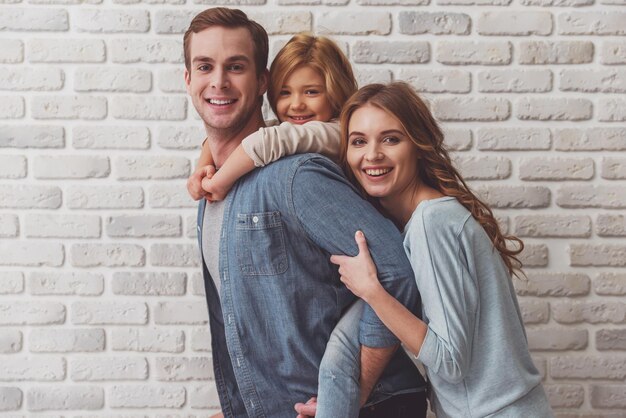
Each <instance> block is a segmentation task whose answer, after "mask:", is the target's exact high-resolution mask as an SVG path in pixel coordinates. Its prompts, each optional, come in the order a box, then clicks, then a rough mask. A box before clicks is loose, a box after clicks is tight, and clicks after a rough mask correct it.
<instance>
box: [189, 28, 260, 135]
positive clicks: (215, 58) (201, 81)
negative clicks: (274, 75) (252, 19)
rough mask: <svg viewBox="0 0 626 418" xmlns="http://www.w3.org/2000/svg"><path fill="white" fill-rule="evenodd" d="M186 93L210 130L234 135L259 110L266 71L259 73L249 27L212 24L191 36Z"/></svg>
mask: <svg viewBox="0 0 626 418" xmlns="http://www.w3.org/2000/svg"><path fill="white" fill-rule="evenodd" d="M189 55H190V58H191V60H190V61H191V65H190V68H189V70H185V84H186V86H187V93H189V95H190V96H191V100H192V102H193V105H194V107H195V108H196V111H197V112H198V114H199V115H200V118H202V120H203V121H204V124H205V127H206V128H207V130H212V131H214V132H217V133H223V134H224V135H232V134H236V133H238V132H240V131H241V130H243V129H244V128H245V127H246V126H247V125H248V124H249V123H250V122H251V121H252V120H253V119H254V118H255V117H256V116H257V114H258V110H259V108H260V102H259V96H262V95H263V93H265V90H266V89H267V73H266V71H264V69H263V71H262V72H261V74H260V75H259V76H257V69H256V67H255V63H254V50H253V42H252V37H251V35H250V32H249V31H248V30H247V29H246V28H225V27H222V26H213V27H210V28H208V29H205V30H203V31H201V32H198V33H194V34H192V36H191V40H190V44H189Z"/></svg>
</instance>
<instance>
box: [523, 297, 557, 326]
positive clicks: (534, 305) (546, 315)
mask: <svg viewBox="0 0 626 418" xmlns="http://www.w3.org/2000/svg"><path fill="white" fill-rule="evenodd" d="M519 307H520V311H521V313H522V320H523V321H524V323H525V324H545V323H547V322H548V320H549V319H550V304H549V303H548V302H546V301H542V300H521V301H520V303H519Z"/></svg>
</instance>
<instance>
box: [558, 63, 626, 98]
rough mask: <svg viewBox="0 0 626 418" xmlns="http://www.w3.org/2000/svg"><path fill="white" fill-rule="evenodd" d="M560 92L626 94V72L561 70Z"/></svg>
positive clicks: (612, 70) (617, 70) (614, 70)
mask: <svg viewBox="0 0 626 418" xmlns="http://www.w3.org/2000/svg"><path fill="white" fill-rule="evenodd" d="M560 79H561V83H560V86H559V88H560V90H561V91H580V92H585V93H596V92H601V93H626V70H619V69H611V70H596V71H593V70H592V71H590V70H563V71H561V77H560Z"/></svg>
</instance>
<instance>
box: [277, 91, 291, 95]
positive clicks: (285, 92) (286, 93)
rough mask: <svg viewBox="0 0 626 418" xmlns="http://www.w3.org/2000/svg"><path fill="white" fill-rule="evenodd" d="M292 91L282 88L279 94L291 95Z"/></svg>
mask: <svg viewBox="0 0 626 418" xmlns="http://www.w3.org/2000/svg"><path fill="white" fill-rule="evenodd" d="M290 94H291V93H289V91H287V90H281V91H280V92H279V93H278V95H279V96H289V95H290Z"/></svg>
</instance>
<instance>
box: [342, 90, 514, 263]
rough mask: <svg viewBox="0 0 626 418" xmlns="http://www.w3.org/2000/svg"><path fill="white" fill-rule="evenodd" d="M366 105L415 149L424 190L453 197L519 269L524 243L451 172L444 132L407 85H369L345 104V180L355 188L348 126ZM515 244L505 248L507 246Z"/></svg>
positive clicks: (452, 167) (343, 133)
mask: <svg viewBox="0 0 626 418" xmlns="http://www.w3.org/2000/svg"><path fill="white" fill-rule="evenodd" d="M365 105H369V106H374V107H377V108H379V109H381V110H383V111H385V112H387V113H389V114H390V115H392V116H393V117H395V118H396V119H397V120H398V121H399V122H400V124H401V125H402V128H403V129H404V131H405V132H406V134H407V135H408V136H409V138H410V139H411V141H412V142H413V143H414V144H415V146H416V147H417V149H418V151H419V152H418V155H419V157H418V161H416V164H417V167H418V176H419V178H420V181H422V182H423V183H424V184H426V185H427V186H430V187H432V188H433V189H435V190H438V191H439V192H441V193H442V194H444V195H446V196H453V197H455V198H456V199H457V200H458V201H459V202H460V203H461V204H462V205H463V206H464V207H465V208H466V209H467V210H468V211H470V213H471V214H472V216H473V217H474V219H476V220H477V221H478V222H479V223H480V225H481V226H482V227H483V229H484V230H485V232H486V233H487V235H488V236H489V239H490V240H491V242H492V243H493V245H494V247H495V248H496V249H497V250H498V252H499V253H500V256H501V257H502V260H503V261H504V264H505V265H506V267H507V269H508V270H509V273H510V274H516V275H517V273H518V271H519V270H520V269H521V265H522V264H521V262H520V260H519V259H518V258H517V255H518V254H519V253H521V252H522V250H523V249H524V243H523V242H522V241H521V240H520V239H519V238H517V237H514V236H512V235H509V236H506V235H504V234H503V233H502V231H500V227H499V226H498V222H497V221H496V219H495V217H494V216H493V212H492V211H491V209H490V208H489V206H487V205H486V204H485V203H483V202H482V201H481V200H480V199H479V198H478V197H477V196H476V195H475V194H474V193H473V192H472V191H471V190H470V189H469V187H468V186H467V184H466V183H465V181H464V180H463V178H462V177H461V175H460V174H459V172H458V171H457V170H456V168H454V165H453V164H452V160H451V159H450V155H449V154H448V151H447V150H446V149H445V147H444V144H443V132H441V129H440V128H439V125H438V124H437V121H436V120H435V118H434V117H433V115H432V114H431V113H430V110H429V109H428V107H427V106H426V104H425V103H424V102H423V101H422V99H421V98H420V97H419V96H418V95H417V93H415V91H414V90H413V89H412V88H411V87H410V86H409V85H408V84H406V83H403V82H395V83H391V84H388V85H383V84H370V85H368V86H365V87H363V88H361V89H360V90H359V91H357V92H356V93H355V94H354V95H353V96H352V97H350V99H349V100H348V102H347V103H346V104H345V106H344V108H343V111H342V112H341V153H340V156H341V163H342V166H343V168H344V171H345V173H346V175H347V176H348V178H349V179H350V180H351V181H352V182H353V183H354V184H355V185H357V186H358V183H357V182H356V178H355V177H354V175H353V174H352V171H351V170H350V167H349V166H348V164H347V159H346V155H347V150H348V123H349V122H350V117H351V116H352V114H353V113H354V112H355V111H356V110H357V109H359V108H361V107H363V106H365ZM508 241H513V242H515V243H517V245H515V248H508V247H507V245H506V244H507V242H508Z"/></svg>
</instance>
